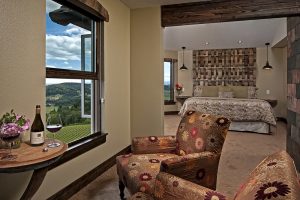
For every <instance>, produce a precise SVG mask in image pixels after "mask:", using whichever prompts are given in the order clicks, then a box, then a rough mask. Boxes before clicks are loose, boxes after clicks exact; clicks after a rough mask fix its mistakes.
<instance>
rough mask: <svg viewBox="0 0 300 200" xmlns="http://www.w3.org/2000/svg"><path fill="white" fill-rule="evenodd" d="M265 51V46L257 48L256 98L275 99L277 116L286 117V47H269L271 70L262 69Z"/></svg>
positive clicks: (264, 62)
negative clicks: (268, 91) (267, 92)
mask: <svg viewBox="0 0 300 200" xmlns="http://www.w3.org/2000/svg"><path fill="white" fill-rule="evenodd" d="M266 57H267V51H266V48H257V60H256V62H257V80H256V86H257V88H258V91H257V92H258V98H262V99H265V98H266V99H268V98H270V99H277V101H278V104H277V106H276V107H275V108H274V111H275V114H276V116H277V117H284V118H286V114H287V113H286V110H287V99H286V96H287V94H286V91H287V89H286V87H287V80H286V73H287V49H286V48H270V49H269V63H270V65H272V67H273V69H272V70H263V69H262V67H263V66H264V65H265V64H266ZM266 90H270V94H266Z"/></svg>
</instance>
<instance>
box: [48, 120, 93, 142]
mask: <svg viewBox="0 0 300 200" xmlns="http://www.w3.org/2000/svg"><path fill="white" fill-rule="evenodd" d="M90 134H91V125H90V124H83V125H82V124H80V125H72V126H66V127H63V128H62V129H61V130H60V131H59V132H57V133H56V135H55V137H56V139H59V140H61V141H63V142H65V143H70V142H72V141H75V140H78V139H80V138H83V137H85V136H88V135H90ZM46 135H47V137H48V138H52V137H53V134H52V133H50V132H48V131H46Z"/></svg>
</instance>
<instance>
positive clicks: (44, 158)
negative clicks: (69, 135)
mask: <svg viewBox="0 0 300 200" xmlns="http://www.w3.org/2000/svg"><path fill="white" fill-rule="evenodd" d="M56 141H57V142H59V143H60V144H61V145H60V146H59V147H56V148H48V147H47V144H48V143H49V140H46V141H45V143H44V144H43V145H42V146H36V147H33V146H30V145H29V144H28V143H24V142H22V143H21V146H20V148H17V149H12V154H13V155H17V158H16V159H15V160H1V159H0V173H1V172H2V173H15V172H22V171H28V170H34V169H38V168H41V167H45V166H48V165H50V164H51V163H53V162H55V161H56V160H58V158H59V157H60V156H61V155H62V154H63V153H64V152H65V151H66V150H67V148H68V145H67V144H65V143H63V142H61V141H58V140H56ZM45 147H47V148H48V151H47V152H43V149H44V148H45ZM8 151H9V149H0V157H3V156H4V155H5V154H7V152H8Z"/></svg>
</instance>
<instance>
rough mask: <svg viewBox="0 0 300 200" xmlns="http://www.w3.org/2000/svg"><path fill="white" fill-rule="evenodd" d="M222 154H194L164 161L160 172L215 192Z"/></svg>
mask: <svg viewBox="0 0 300 200" xmlns="http://www.w3.org/2000/svg"><path fill="white" fill-rule="evenodd" d="M219 160H220V154H215V153H212V152H208V151H206V152H201V153H192V154H188V155H185V156H178V157H175V158H169V159H166V160H163V161H162V163H161V168H160V171H162V172H167V173H169V174H173V175H175V176H178V177H180V178H183V179H185V180H189V181H191V182H193V183H196V184H199V185H202V186H204V187H207V188H210V189H213V190H215V189H216V184H217V174H218V165H219Z"/></svg>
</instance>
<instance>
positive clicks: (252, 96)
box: [248, 86, 257, 99]
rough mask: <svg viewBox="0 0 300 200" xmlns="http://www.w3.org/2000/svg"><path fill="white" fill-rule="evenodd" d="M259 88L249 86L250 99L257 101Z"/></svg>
mask: <svg viewBox="0 0 300 200" xmlns="http://www.w3.org/2000/svg"><path fill="white" fill-rule="evenodd" d="M256 91H257V88H256V87H253V86H248V98H249V99H256V98H257V92H256Z"/></svg>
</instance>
